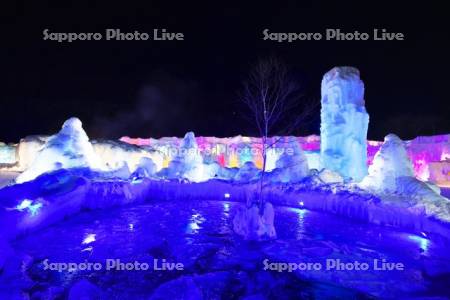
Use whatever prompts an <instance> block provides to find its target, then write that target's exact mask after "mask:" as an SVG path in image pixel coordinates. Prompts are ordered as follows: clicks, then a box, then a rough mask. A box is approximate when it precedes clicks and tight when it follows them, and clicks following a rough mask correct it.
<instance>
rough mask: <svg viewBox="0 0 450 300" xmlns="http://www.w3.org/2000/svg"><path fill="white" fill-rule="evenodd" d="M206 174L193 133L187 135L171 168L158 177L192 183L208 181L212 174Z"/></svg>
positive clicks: (164, 170) (171, 162) (170, 165)
mask: <svg viewBox="0 0 450 300" xmlns="http://www.w3.org/2000/svg"><path fill="white" fill-rule="evenodd" d="M208 173H210V172H206V170H205V165H204V164H203V157H202V155H201V153H200V150H199V149H198V145H197V141H196V140H195V135H194V133H193V132H188V133H186V134H185V136H184V138H183V140H182V141H181V144H180V147H179V148H178V149H177V153H176V155H175V157H174V158H173V159H172V160H171V161H170V163H169V166H168V167H167V168H165V169H163V170H162V171H161V172H160V173H159V174H158V175H159V176H162V177H167V178H171V179H183V178H184V179H188V180H189V181H192V182H201V181H205V180H208V179H209V177H210V176H211V174H208Z"/></svg>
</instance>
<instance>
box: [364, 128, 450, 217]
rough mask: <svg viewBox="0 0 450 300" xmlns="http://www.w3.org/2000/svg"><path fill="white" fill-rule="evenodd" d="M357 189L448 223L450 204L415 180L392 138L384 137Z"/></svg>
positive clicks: (402, 148)
mask: <svg viewBox="0 0 450 300" xmlns="http://www.w3.org/2000/svg"><path fill="white" fill-rule="evenodd" d="M359 186H360V187H361V188H363V189H366V190H369V191H371V192H372V193H374V194H376V195H379V196H380V197H381V198H382V199H383V200H385V201H394V202H395V201H397V202H401V204H403V205H406V206H410V207H415V208H421V209H423V210H424V212H425V213H426V214H427V215H429V216H435V217H437V218H438V219H440V220H444V221H447V222H449V221H450V201H449V200H448V199H447V198H445V197H442V196H441V195H440V194H439V192H440V190H439V188H437V187H436V186H433V185H430V184H428V183H425V182H422V181H420V180H418V179H417V178H415V176H414V169H413V166H412V163H411V161H410V159H409V157H408V154H407V152H406V149H405V146H404V143H403V141H402V140H401V139H400V138H399V137H398V136H396V135H395V134H389V135H387V136H386V137H385V139H384V143H383V145H382V146H381V148H380V150H379V151H378V152H377V154H375V157H374V160H373V164H372V165H371V166H370V167H369V175H367V176H366V177H365V178H364V179H363V180H362V182H361V183H360V184H359Z"/></svg>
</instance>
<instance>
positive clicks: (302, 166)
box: [269, 137, 309, 183]
mask: <svg viewBox="0 0 450 300" xmlns="http://www.w3.org/2000/svg"><path fill="white" fill-rule="evenodd" d="M308 175H309V168H308V160H307V159H306V156H305V154H304V153H303V150H302V148H301V147H300V145H299V143H298V141H297V139H296V138H295V137H289V138H288V147H287V148H286V149H285V151H283V154H282V155H281V156H280V158H279V159H278V160H277V161H276V168H275V169H274V170H272V172H271V173H269V177H270V178H271V181H272V182H283V183H288V182H298V181H300V180H302V179H303V178H305V177H306V176H308Z"/></svg>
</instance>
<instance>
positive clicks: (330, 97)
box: [320, 67, 369, 181]
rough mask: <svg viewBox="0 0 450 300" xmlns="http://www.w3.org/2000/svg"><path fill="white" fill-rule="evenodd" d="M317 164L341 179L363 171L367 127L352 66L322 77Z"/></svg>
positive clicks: (361, 93)
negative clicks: (318, 158) (339, 175)
mask: <svg viewBox="0 0 450 300" xmlns="http://www.w3.org/2000/svg"><path fill="white" fill-rule="evenodd" d="M321 92H322V100H321V104H322V110H321V125H320V126H321V128H320V138H321V145H320V151H321V163H322V167H323V168H326V169H330V170H332V171H335V172H338V173H340V174H341V175H342V176H344V177H345V178H347V179H349V178H351V179H353V180H355V181H360V180H361V179H362V178H363V177H364V176H365V175H366V174H367V164H366V160H367V144H366V139H367V129H368V125H369V115H368V114H367V112H366V108H365V106H364V83H363V82H362V81H361V79H360V78H359V71H358V70H357V69H356V68H352V67H335V68H333V69H331V70H330V71H329V72H328V73H326V74H325V75H324V77H323V79H322V89H321Z"/></svg>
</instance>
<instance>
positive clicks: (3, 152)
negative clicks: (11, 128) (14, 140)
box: [0, 142, 16, 165]
mask: <svg viewBox="0 0 450 300" xmlns="http://www.w3.org/2000/svg"><path fill="white" fill-rule="evenodd" d="M15 162H16V148H15V147H14V146H10V145H6V144H5V143H2V142H0V164H5V165H9V164H14V163H15Z"/></svg>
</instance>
